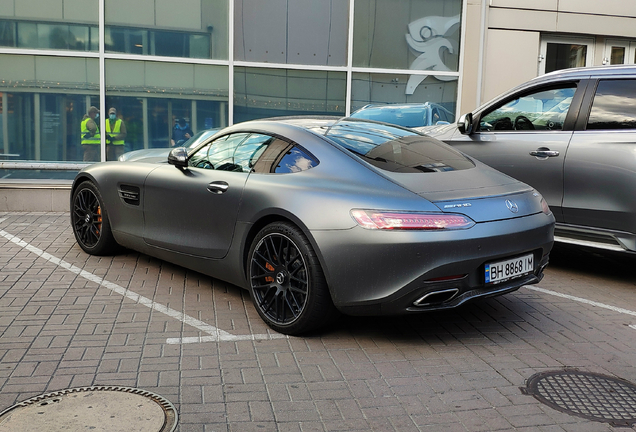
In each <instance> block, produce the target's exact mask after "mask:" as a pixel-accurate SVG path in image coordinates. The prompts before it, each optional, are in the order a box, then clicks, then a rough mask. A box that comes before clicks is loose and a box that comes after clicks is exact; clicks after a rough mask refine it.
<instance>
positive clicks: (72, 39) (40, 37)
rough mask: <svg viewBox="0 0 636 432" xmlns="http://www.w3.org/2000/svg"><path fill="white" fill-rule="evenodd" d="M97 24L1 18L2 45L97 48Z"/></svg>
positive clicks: (75, 48)
mask: <svg viewBox="0 0 636 432" xmlns="http://www.w3.org/2000/svg"><path fill="white" fill-rule="evenodd" d="M97 30H98V29H97V27H96V26H90V25H69V24H50V23H43V22H39V23H35V22H27V21H8V20H0V46H6V47H12V48H34V49H56V50H74V51H96V50H97V49H98V45H99V40H98V31H97Z"/></svg>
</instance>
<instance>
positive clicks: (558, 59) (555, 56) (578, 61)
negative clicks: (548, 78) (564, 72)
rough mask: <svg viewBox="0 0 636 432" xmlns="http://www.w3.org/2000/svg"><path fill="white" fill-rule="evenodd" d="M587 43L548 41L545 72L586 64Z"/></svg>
mask: <svg viewBox="0 0 636 432" xmlns="http://www.w3.org/2000/svg"><path fill="white" fill-rule="evenodd" d="M586 58H587V45H577V44H565V43H548V44H547V48H546V55H545V73H548V72H552V71H555V70H561V69H569V68H574V67H583V66H585V62H586Z"/></svg>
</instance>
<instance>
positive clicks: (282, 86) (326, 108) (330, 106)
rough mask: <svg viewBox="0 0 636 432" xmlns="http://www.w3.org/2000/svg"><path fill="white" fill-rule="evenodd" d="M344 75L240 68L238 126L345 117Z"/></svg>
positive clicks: (236, 91)
mask: <svg viewBox="0 0 636 432" xmlns="http://www.w3.org/2000/svg"><path fill="white" fill-rule="evenodd" d="M345 79H346V74H345V73H344V72H323V71H298V70H284V69H261V68H244V67H237V68H235V69H234V122H236V123H238V122H240V121H245V120H251V119H256V118H264V117H274V116H286V115H297V114H298V115H301V114H304V115H307V114H311V115H343V114H344V111H345V97H346V91H345Z"/></svg>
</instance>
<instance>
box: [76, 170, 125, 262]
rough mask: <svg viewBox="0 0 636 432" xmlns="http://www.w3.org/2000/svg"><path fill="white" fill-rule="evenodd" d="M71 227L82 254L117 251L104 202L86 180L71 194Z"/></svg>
mask: <svg viewBox="0 0 636 432" xmlns="http://www.w3.org/2000/svg"><path fill="white" fill-rule="evenodd" d="M71 226H72V227H73V234H75V239H76V240H77V243H78V244H79V245H80V247H81V248H82V249H83V250H84V252H86V253H89V254H91V255H111V254H113V253H115V252H116V251H117V249H118V245H117V242H116V241H115V238H114V237H113V233H112V231H111V229H110V221H109V219H108V212H107V211H106V208H105V207H104V200H103V198H102V195H101V194H100V193H99V190H98V189H97V187H96V186H95V185H94V184H93V182H91V181H89V180H87V181H85V182H82V183H80V185H79V186H78V187H77V189H75V192H73V200H72V201H71Z"/></svg>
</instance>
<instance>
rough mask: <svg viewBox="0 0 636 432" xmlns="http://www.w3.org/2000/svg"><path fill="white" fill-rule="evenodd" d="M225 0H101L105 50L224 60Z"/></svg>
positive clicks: (226, 49)
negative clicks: (170, 0) (145, 0)
mask: <svg viewBox="0 0 636 432" xmlns="http://www.w3.org/2000/svg"><path fill="white" fill-rule="evenodd" d="M228 1H229V0H206V1H194V2H180V3H175V2H167V1H161V2H160V1H157V2H151V4H150V7H148V4H147V3H146V2H129V1H125V0H105V24H106V29H105V33H106V34H105V36H104V44H105V49H106V51H107V52H120V53H131V54H142V55H152V56H166V57H185V58H204V59H227V58H228V34H227V32H228V7H229V6H228Z"/></svg>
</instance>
